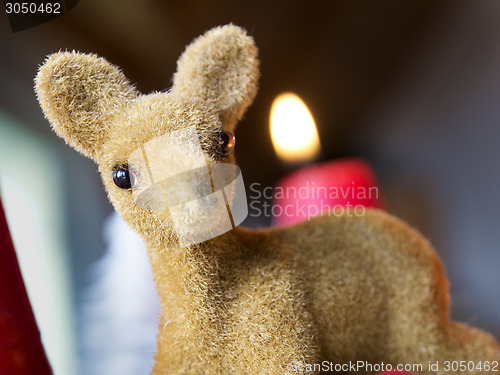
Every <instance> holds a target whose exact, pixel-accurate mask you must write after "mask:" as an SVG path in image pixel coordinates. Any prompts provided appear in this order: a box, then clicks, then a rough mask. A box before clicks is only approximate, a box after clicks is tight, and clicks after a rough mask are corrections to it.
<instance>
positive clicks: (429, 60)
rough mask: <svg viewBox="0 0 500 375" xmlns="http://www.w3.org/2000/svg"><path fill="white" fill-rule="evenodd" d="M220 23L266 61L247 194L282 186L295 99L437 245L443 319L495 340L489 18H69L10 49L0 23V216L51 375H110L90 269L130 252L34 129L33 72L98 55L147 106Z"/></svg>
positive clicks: (467, 11)
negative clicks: (277, 145) (444, 294)
mask: <svg viewBox="0 0 500 375" xmlns="http://www.w3.org/2000/svg"><path fill="white" fill-rule="evenodd" d="M229 22H232V23H234V24H237V25H241V26H243V27H245V28H246V29H247V30H248V32H249V33H250V34H251V35H252V36H254V38H255V40H256V43H257V45H258V47H259V50H260V59H261V72H262V76H261V80H260V89H259V93H258V96H257V98H256V100H255V102H254V104H253V105H252V107H250V110H249V111H248V113H247V115H246V116H245V118H244V120H243V121H242V122H241V123H240V126H239V127H238V130H237V139H238V143H237V148H236V153H237V159H238V162H239V165H240V167H241V170H242V173H243V176H244V180H245V183H246V185H247V187H248V186H249V185H250V184H252V183H255V182H258V183H260V184H262V186H272V185H273V184H274V183H275V182H276V181H277V180H278V179H279V178H280V177H283V176H284V175H286V174H287V173H288V172H289V170H287V168H285V167H284V166H283V164H282V163H281V162H280V161H279V160H278V158H277V157H276V154H275V153H274V150H273V147H272V144H271V138H270V135H269V111H270V107H271V104H272V101H273V99H274V98H275V97H276V96H277V95H278V94H280V93H282V92H284V91H293V92H295V93H296V94H298V95H299V96H300V97H301V98H302V99H303V100H304V101H305V102H306V103H307V105H308V107H309V109H310V111H311V112H312V114H313V116H314V118H315V120H316V124H317V127H318V132H319V136H320V140H321V144H322V155H323V159H324V160H331V159H336V158H343V157H351V156H359V157H363V158H365V159H366V160H368V162H369V163H371V165H372V166H373V167H374V169H375V171H376V174H377V176H378V179H379V182H380V185H381V190H382V191H383V193H384V195H385V199H386V200H387V205H388V210H389V211H390V212H391V213H393V214H395V215H397V216H399V217H401V218H402V219H404V220H406V221H407V222H409V223H410V224H411V225H413V226H415V227H416V228H418V229H419V230H420V231H421V232H423V233H424V234H425V235H426V236H427V237H428V238H429V239H430V240H431V242H432V243H433V244H434V245H435V247H436V248H437V251H438V252H439V254H440V256H441V257H442V259H443V262H444V264H445V267H446V269H447V274H448V277H449V280H450V290H451V295H452V306H451V307H452V317H453V318H454V319H455V320H459V321H464V322H467V323H469V324H471V325H474V326H477V327H480V328H483V329H486V330H488V331H490V332H492V333H493V334H494V335H496V337H497V338H500V272H499V267H500V231H499V223H500V195H499V193H500V166H499V161H500V147H499V145H498V144H499V142H500V126H499V124H500V105H498V100H499V98H500V2H498V1H496V0H481V1H474V2H472V1H465V0H453V1H452V0H441V1H433V0H407V1H399V0H380V1H358V0H355V1H352V0H341V1H339V0H335V1H312V0H309V1H292V0H287V1H262V2H260V1H253V2H235V1H228V0H215V1H192V0H185V1H158V0H143V1H140V2H139V1H132V0H113V1H111V0H108V1H105V2H104V1H99V0H80V1H79V2H78V4H77V5H76V6H75V7H74V8H73V9H71V10H70V11H69V12H67V13H66V14H64V15H63V16H61V17H59V18H57V19H54V20H52V21H50V22H48V23H45V24H42V25H39V26H36V27H33V28H30V29H26V30H24V31H19V32H16V33H14V32H12V30H11V27H10V24H9V20H8V18H7V15H6V14H5V13H3V14H2V15H1V16H0V51H1V54H0V82H1V86H0V184H1V189H2V190H1V191H2V199H3V201H4V205H5V206H6V210H7V214H8V219H9V223H10V225H11V230H12V232H13V237H14V241H15V244H16V247H17V249H18V252H19V257H20V262H21V266H22V271H23V274H24V275H25V278H26V282H27V284H28V289H29V290H28V291H29V294H30V298H31V300H32V303H33V305H34V309H35V313H36V316H37V319H38V321H39V324H40V325H41V331H42V337H43V340H44V342H45V345H46V347H47V351H48V354H49V358H50V360H51V362H52V364H53V367H54V369H55V372H56V375H59V374H61V375H62V374H65V375H71V374H91V373H105V372H99V371H102V368H101V370H96V369H90V367H89V366H88V364H89V363H97V362H99V358H100V357H99V356H101V357H102V356H104V354H105V352H106V350H107V349H103V344H106V343H110V342H114V341H113V340H112V339H111V338H110V336H108V335H107V334H106V333H105V331H99V329H97V330H96V329H95V324H94V323H95V320H96V319H99V318H98V317H99V316H100V315H99V314H98V313H97V314H94V313H89V306H93V305H92V304H95V306H99V304H100V303H105V302H103V299H106V298H96V296H98V295H99V292H96V290H97V289H98V287H96V283H97V281H96V280H97V279H99V277H101V278H102V274H111V272H108V273H107V271H106V268H105V267H104V268H103V266H102V259H105V255H104V254H105V249H106V247H108V248H112V249H115V250H113V251H115V253H116V254H118V256H119V250H120V246H121V245H120V244H123V243H129V242H130V241H123V239H126V238H129V237H127V236H131V234H124V233H123V232H122V229H120V228H123V225H121V224H119V223H116V219H113V218H112V219H109V218H110V215H111V214H112V211H113V210H112V207H111V206H110V204H109V203H108V201H107V198H106V195H105V193H104V190H103V188H102V187H101V183H100V180H99V176H98V174H97V173H96V172H97V169H96V166H95V165H93V163H92V162H91V161H90V160H87V159H85V158H84V157H82V156H80V155H78V154H77V153H76V152H75V151H73V150H72V149H70V148H69V147H67V146H66V145H65V144H64V142H63V141H62V140H61V139H59V138H58V137H56V135H55V134H53V133H52V132H51V130H50V127H49V124H48V122H47V121H46V120H45V119H44V118H43V115H42V113H41V110H40V109H39V106H38V104H37V102H36V98H35V95H34V92H33V78H34V76H35V74H36V71H37V68H38V66H39V65H40V64H41V63H42V62H43V61H44V59H45V57H46V55H47V54H50V53H52V52H56V51H58V50H73V49H75V50H79V51H81V52H94V53H96V54H98V55H101V56H104V57H106V58H107V59H108V60H109V61H111V62H112V63H114V64H116V65H118V66H120V67H122V69H123V71H124V73H125V75H126V76H127V77H129V79H130V80H131V81H132V82H134V83H135V84H136V85H137V87H138V89H139V90H140V91H142V92H143V93H148V92H151V91H155V90H158V91H160V90H164V89H167V88H168V87H169V86H170V85H171V77H172V74H173V73H174V71H175V67H176V60H177V57H178V56H179V55H180V54H181V53H182V51H183V50H184V48H185V46H186V44H188V43H189V42H190V41H191V40H192V39H193V38H194V37H196V36H198V35H199V34H201V33H203V32H204V31H206V30H207V29H209V28H211V27H213V26H216V25H220V24H226V23H229ZM245 224H246V225H249V226H267V225H269V224H270V221H269V218H249V219H248V220H247V221H246V223H245ZM105 228H107V229H105ZM117 240H120V241H121V242H118V244H117V243H116V241H117ZM110 243H113V244H114V245H109V244H110ZM113 246H114V247H113ZM123 246H125V245H123ZM136 246H137V249H138V250H137V252H140V251H141V250H139V248H140V244H137V245H136ZM136 255H137V254H136ZM144 264H146V263H145V262H144ZM145 267H146V268H147V266H145ZM96 270H97V271H96ZM98 270H101V273H100V274H99V272H98ZM96 275H97V276H96ZM99 275H101V276H99ZM145 277H146V278H147V276H145ZM148 282H149V281H147V282H145V284H148ZM117 284H118V285H119V284H120V282H117ZM134 285H135V284H134ZM148 285H149V284H148ZM96 288H97V289H96ZM131 288H133V286H131ZM141 288H142V286H141V287H138V290H139V293H142V294H141V295H143V294H146V295H147V298H148V299H149V300H150V301H151V306H152V308H151V309H147V308H146V310H148V311H143V312H140V314H142V315H141V316H142V319H143V320H144V319H145V320H146V321H147V323H146V325H148V324H149V326H151V324H150V323H151V322H150V320H148V316H150V317H152V318H151V320H152V321H153V323H154V317H155V314H156V310H155V302H154V296H153V295H152V292H143V289H141ZM144 288H145V289H144V290H147V288H148V286H147V285H146V286H144ZM148 293H149V294H148ZM89 294H90V295H92V294H93V297H89ZM89 301H90V302H89ZM129 303H130V301H129ZM137 304H141V301H137ZM141 306H144V304H142V305H141ZM147 306H149V305H147ZM147 306H146V307H147ZM113 308H114V309H115V310H116V317H118V316H119V315H120V314H121V313H123V311H121V310H124V309H120V308H119V307H118V308H117V307H116V306H115V307H113ZM151 311H152V312H151ZM108 314H109V312H108ZM140 314H139V315H140ZM148 314H149V315H148ZM104 315H105V314H104ZM113 317H115V315H113V314H111V316H108V317H107V318H108V319H113ZM89 327H94V328H89ZM92 329H93V331H92ZM117 329H118V330H119V329H120V328H117ZM145 329H146V330H147V329H149V328H145ZM89 330H90V331H92V332H94V333H93V334H89V332H90V331H89ZM153 331H154V330H153ZM153 331H151V332H150V333H149V336H148V337H149V338H150V339H146V340H145V341H146V342H145V343H143V346H142V349H144V353H145V354H144V358H147V357H148V355H149V356H151V351H152V349H151V348H152V345H153V344H152V341H153V340H154V332H153ZM95 332H97V334H95ZM99 332H101V334H99ZM146 336H147V335H146ZM148 340H149V341H148ZM119 341H120V340H118V342H119ZM122 341H123V340H122ZM141 345H142V344H141ZM108 346H109V345H108ZM108 349H109V348H108ZM101 360H102V358H101ZM140 360H141V359H138V361H140ZM116 361H119V360H118V359H117V360H115V362H110V363H111V364H110V363H108V366H118V365H117V364H116ZM146 362H147V360H146ZM132 367H133V366H130V367H129V368H128V370H127V368H125V369H123V371H122V370H120V372H115V373H120V374H128V373H130V374H132V373H133V370H132ZM110 368H111V367H110ZM115 368H117V367H115ZM136 371H137V372H136V373H137V374H140V373H141V372H139V370H136ZM142 373H146V372H142Z"/></svg>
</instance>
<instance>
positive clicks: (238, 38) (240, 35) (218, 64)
mask: <svg viewBox="0 0 500 375" xmlns="http://www.w3.org/2000/svg"><path fill="white" fill-rule="evenodd" d="M258 66H259V64H258V60H257V47H256V46H255V44H254V41H253V39H252V38H251V37H249V36H248V35H247V34H246V32H245V31H244V30H243V29H241V28H239V27H237V26H234V25H226V26H221V27H216V28H214V29H212V30H209V31H208V32H206V33H205V34H204V35H202V36H200V37H198V38H197V39H195V40H194V41H193V42H192V43H191V44H190V45H189V46H188V47H187V48H186V50H185V51H184V53H183V54H182V56H181V57H180V58H179V60H178V61H177V73H176V74H175V76H174V86H173V88H172V91H173V92H176V93H178V94H180V95H186V96H189V97H191V98H192V99H193V100H201V101H203V102H204V103H205V104H206V105H207V106H208V107H209V109H212V110H213V111H214V113H217V114H219V116H220V117H221V119H222V122H223V125H224V126H225V128H226V129H227V130H230V131H231V130H232V128H233V127H234V126H235V124H236V122H237V121H238V120H239V119H240V118H241V117H242V116H243V113H244V112H245V110H246V109H247V107H248V106H249V105H250V104H251V103H252V101H253V99H254V97H255V94H256V93H257V80H258V77H259V67H258Z"/></svg>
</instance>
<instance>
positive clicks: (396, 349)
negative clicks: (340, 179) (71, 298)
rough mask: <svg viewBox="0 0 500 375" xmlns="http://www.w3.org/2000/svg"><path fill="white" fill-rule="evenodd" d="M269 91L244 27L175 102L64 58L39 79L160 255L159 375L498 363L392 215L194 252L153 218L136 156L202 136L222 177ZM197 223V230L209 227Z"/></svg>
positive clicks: (259, 234)
mask: <svg viewBox="0 0 500 375" xmlns="http://www.w3.org/2000/svg"><path fill="white" fill-rule="evenodd" d="M257 79H258V62H257V49H256V47H255V46H254V43H253V40H252V39H251V38H250V37H249V36H247V35H246V34H245V32H244V31H243V30H241V29H240V28H238V27H236V26H232V25H228V26H224V27H218V28H215V29H212V30H210V31H208V32H207V33H206V34H205V35H203V36H201V37H199V38H198V39H196V40H195V41H194V42H193V43H192V44H191V45H190V46H189V47H188V48H187V49H186V51H185V52H184V54H183V55H182V56H181V58H180V59H179V62H178V72H177V74H176V75H175V78H174V87H173V89H172V90H171V91H170V92H166V93H153V94H150V95H140V94H139V93H137V92H136V91H135V89H134V88H133V86H132V85H130V83H128V81H127V80H126V79H125V77H124V76H123V75H122V73H121V72H120V71H119V70H118V69H117V68H116V67H114V66H112V65H111V64H109V63H108V62H107V61H105V60H104V59H102V58H98V57H96V56H93V55H83V54H79V53H75V52H71V53H67V52H61V53H57V54H54V55H52V56H50V57H49V58H48V59H47V61H46V62H45V64H44V65H43V66H42V67H41V69H40V71H39V73H38V76H37V78H36V92H37V95H38V98H39V101H40V104H41V106H42V108H43V111H44V113H45V115H46V117H47V118H48V119H49V121H50V123H51V124H52V126H53V128H54V130H55V131H56V132H57V133H58V134H59V135H60V136H61V137H62V138H64V139H65V140H66V142H67V143H69V144H70V145H71V146H73V147H75V148H76V149H77V150H79V151H81V152H82V153H84V154H85V155H87V156H89V157H91V158H92V159H93V160H94V161H95V162H96V163H97V164H98V166H99V171H100V172H101V175H102V180H103V182H104V185H105V187H106V190H107V192H108V195H109V198H110V200H111V202H112V203H113V205H114V206H115V208H116V210H117V211H118V212H119V213H120V214H121V215H122V216H123V218H124V219H125V220H126V221H127V222H128V223H129V225H130V226H131V227H132V228H134V229H135V230H136V231H137V232H138V233H139V234H141V236H142V237H143V239H144V241H145V243H146V245H147V247H148V250H149V255H150V259H151V263H152V266H153V272H154V278H155V282H156V285H157V289H158V293H159V295H160V300H161V306H162V310H161V322H160V326H159V333H158V345H157V354H156V362H155V366H154V369H153V374H155V375H159V374H289V373H305V372H306V369H305V368H301V369H298V371H297V372H293V370H294V368H292V367H290V365H291V364H293V363H294V364H297V363H303V364H306V363H307V364H314V363H320V361H323V360H328V361H331V362H332V363H334V364H335V363H348V362H349V361H369V362H370V363H375V364H376V363H379V364H380V363H382V362H384V363H386V364H387V363H391V364H394V365H396V364H399V363H401V364H413V363H415V364H422V365H423V366H424V370H423V371H422V372H423V373H437V374H445V373H453V372H447V371H445V369H444V366H445V363H444V361H474V362H475V363H476V364H477V363H479V361H490V362H491V361H499V360H500V354H499V347H498V345H497V343H496V342H495V340H494V339H493V338H492V337H491V336H489V335H487V334H485V333H483V332H480V331H478V330H475V329H471V328H467V327H465V326H463V325H459V324H457V323H453V322H451V321H450V320H449V301H448V300H449V296H448V286H447V281H446V279H445V277H444V273H443V268H442V266H441V263H440V260H439V259H438V257H437V255H436V253H435V252H434V250H433V249H432V247H431V246H430V245H429V243H428V242H427V241H426V240H425V239H424V238H423V237H422V236H421V235H420V234H419V233H417V232H416V231H415V230H413V229H411V228H409V227H408V226H407V225H406V224H404V223H402V222H401V221H399V220H397V219H395V218H393V217H391V216H390V215H388V214H386V213H383V212H380V211H367V213H366V215H364V216H362V217H358V216H341V217H336V216H333V215H332V216H324V217H320V218H316V219H314V220H311V221H310V222H304V223H301V224H299V225H295V226H293V227H289V228H284V229H268V230H259V231H256V230H249V229H243V228H236V229H234V230H232V231H230V232H227V233H225V234H224V235H221V236H219V237H216V238H213V239H211V240H208V241H205V242H202V243H200V244H196V245H191V246H184V247H182V246H180V245H179V237H178V234H176V232H175V231H174V230H173V229H172V220H171V217H170V215H169V211H168V209H167V210H162V211H158V210H156V211H154V210H146V209H141V208H139V207H137V205H136V204H135V201H134V199H133V197H132V195H131V194H132V193H131V191H130V190H122V189H119V188H117V187H116V186H115V185H114V183H113V181H112V177H111V176H112V172H113V168H114V166H115V165H117V164H120V163H124V162H126V161H127V160H128V157H129V155H130V153H131V152H132V151H133V150H135V149H137V148H138V147H140V146H141V145H142V144H144V143H145V142H148V141H149V140H151V139H153V138H155V137H157V136H160V135H162V134H164V133H166V132H170V131H172V130H176V129H183V128H185V127H186V126H187V125H195V126H196V129H197V132H198V136H199V139H200V142H201V146H202V149H203V151H204V154H205V158H206V159H207V160H208V161H209V162H217V161H219V162H220V161H223V162H227V161H233V160H232V156H229V157H227V158H224V157H222V156H220V155H219V154H218V153H217V152H216V149H217V134H218V133H219V131H220V130H221V129H226V130H233V128H234V126H235V124H236V122H237V120H239V119H240V117H241V116H242V114H243V113H244V111H245V110H246V108H247V107H248V105H250V103H251V101H252V100H253V98H254V96H255V93H256V85H257ZM183 142H185V144H186V150H187V152H186V154H185V155H181V157H180V158H179V159H178V160H177V161H176V160H173V159H175V157H174V156H172V155H170V156H169V157H170V159H168V160H166V161H164V167H165V168H175V163H185V164H186V165H188V166H189V164H190V163H195V160H194V158H193V157H192V156H191V155H190V152H189V150H190V147H191V146H192V144H191V141H190V140H189V139H186V140H185V141H183ZM165 152H168V151H165ZM165 155H166V156H168V154H165ZM165 155H164V156H165ZM190 208H191V209H192V212H193V213H192V218H191V219H192V220H193V223H196V220H201V219H202V218H200V217H199V215H198V216H197V211H196V208H197V206H196V205H193V206H191V207H190ZM188 224H189V223H188ZM188 224H186V225H187V226H189V225H188ZM429 361H430V362H431V363H435V362H436V361H439V371H437V372H433V371H430V370H428V369H427V365H428V363H429ZM296 369H297V368H296ZM310 373H318V371H313V372H310ZM360 373H370V371H360ZM470 373H481V372H480V371H473V372H470ZM483 373H489V374H490V373H492V372H491V371H489V372H486V371H485V372H483ZM495 373H497V374H498V372H495Z"/></svg>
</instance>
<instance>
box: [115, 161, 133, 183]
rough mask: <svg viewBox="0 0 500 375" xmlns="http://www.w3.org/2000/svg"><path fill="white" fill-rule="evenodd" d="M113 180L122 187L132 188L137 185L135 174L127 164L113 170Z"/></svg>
mask: <svg viewBox="0 0 500 375" xmlns="http://www.w3.org/2000/svg"><path fill="white" fill-rule="evenodd" d="M113 182H114V183H115V185H116V186H118V187H119V188H120V189H131V188H132V187H133V186H134V185H135V174H134V172H132V170H131V169H130V168H129V167H128V166H126V165H119V166H117V167H115V170H114V171H113Z"/></svg>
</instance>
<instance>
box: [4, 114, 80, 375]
mask: <svg viewBox="0 0 500 375" xmlns="http://www.w3.org/2000/svg"><path fill="white" fill-rule="evenodd" d="M0 134H1V137H0V194H1V196H2V202H3V205H4V208H5V213H6V216H7V221H8V224H9V228H10V232H11V236H12V239H13V242H14V246H15V248H16V252H17V257H18V261H19V263H20V268H21V272H22V275H23V278H24V283H25V285H26V289H27V291H28V295H29V298H30V301H31V305H32V308H33V311H34V314H35V317H36V320H37V323H38V326H39V329H40V332H41V335H42V341H43V344H44V346H45V351H46V353H47V356H48V357H49V361H50V363H51V366H52V369H53V371H54V374H55V375H73V374H76V367H75V357H76V352H75V346H76V345H75V344H76V338H75V336H74V329H73V316H74V312H73V311H72V304H71V297H70V293H71V291H70V288H71V280H70V278H69V275H68V264H67V253H66V252H65V247H64V238H65V235H64V231H63V228H62V227H63V226H62V221H63V216H62V215H63V209H62V202H61V186H60V185H61V184H60V176H59V170H58V168H59V163H58V160H57V157H56V155H55V153H53V152H51V149H50V148H49V147H47V144H46V143H45V142H44V139H43V138H41V137H39V136H37V135H36V133H34V132H32V131H29V130H27V128H26V126H24V125H23V124H21V123H19V121H16V120H14V119H13V118H11V117H9V116H8V115H7V114H6V113H5V112H2V111H0ZM0 268H1V265H0ZM0 272H1V270H0Z"/></svg>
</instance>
